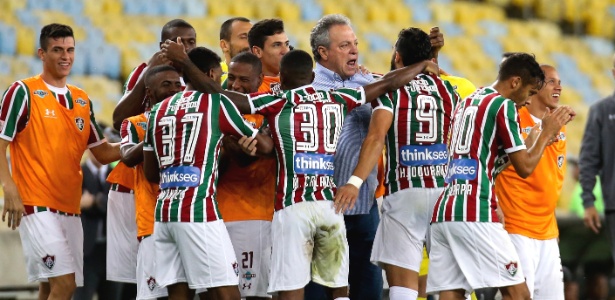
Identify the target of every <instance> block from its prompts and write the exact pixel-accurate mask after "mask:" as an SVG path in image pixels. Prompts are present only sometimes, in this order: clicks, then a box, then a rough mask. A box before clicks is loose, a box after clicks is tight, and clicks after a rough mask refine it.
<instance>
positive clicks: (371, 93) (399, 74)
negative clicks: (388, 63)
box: [363, 60, 439, 102]
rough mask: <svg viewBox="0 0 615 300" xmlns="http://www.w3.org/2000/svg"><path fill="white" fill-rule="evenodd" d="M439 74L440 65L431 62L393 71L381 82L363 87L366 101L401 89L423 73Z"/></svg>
mask: <svg viewBox="0 0 615 300" xmlns="http://www.w3.org/2000/svg"><path fill="white" fill-rule="evenodd" d="M438 72H439V68H438V65H437V64H435V63H434V62H432V61H429V60H425V61H422V62H418V63H415V64H412V65H409V66H406V67H403V68H401V69H397V70H394V71H391V72H389V73H387V74H386V75H384V76H383V77H382V79H380V80H379V81H376V82H374V83H370V84H368V85H366V86H364V87H363V88H364V90H365V99H366V100H367V101H368V102H369V101H372V100H374V99H376V98H377V97H378V96H380V95H382V94H385V93H388V92H392V91H394V90H396V89H399V88H401V87H402V86H404V85H406V84H407V83H408V82H410V81H412V80H413V79H414V77H416V76H417V75H419V74H421V73H433V74H436V75H437V74H438Z"/></svg>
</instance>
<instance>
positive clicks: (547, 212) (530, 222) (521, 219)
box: [495, 65, 566, 299]
mask: <svg viewBox="0 0 615 300" xmlns="http://www.w3.org/2000/svg"><path fill="white" fill-rule="evenodd" d="M541 69H542V71H543V72H544V73H545V84H544V86H543V87H542V88H541V89H540V90H539V91H538V93H537V94H536V95H534V96H532V97H531V101H530V103H529V104H528V105H527V106H525V107H522V108H520V109H519V121H520V122H519V126H520V127H521V132H522V134H523V136H524V137H527V136H528V134H529V133H530V132H531V131H532V128H533V127H535V126H537V125H538V126H540V125H541V123H542V119H543V117H544V116H546V115H547V113H548V112H549V111H550V110H554V109H556V108H557V107H558V106H559V99H560V95H561V92H562V86H561V80H560V79H559V74H558V73H557V70H555V68H554V67H552V66H548V65H542V66H541ZM565 160H566V127H565V126H563V127H562V128H561V129H560V131H559V132H558V133H557V135H556V139H555V141H554V142H553V143H552V144H551V145H549V146H547V147H546V148H545V151H544V153H543V155H542V159H540V162H539V163H538V165H537V166H536V168H535V169H534V172H532V174H531V175H530V176H529V177H527V178H521V177H520V176H519V175H517V173H516V172H515V168H514V167H513V166H510V167H508V168H506V169H504V171H502V173H501V174H500V175H498V177H497V179H496V183H495V191H496V196H497V198H498V206H499V207H501V209H502V212H503V214H504V218H505V220H506V222H504V229H506V231H508V234H509V235H510V240H511V241H512V243H513V244H514V245H515V249H516V250H517V254H518V255H519V259H520V265H521V268H522V269H523V274H524V275H525V282H526V283H527V286H528V289H529V291H530V296H531V297H532V299H564V282H563V280H564V278H563V273H562V263H561V260H560V254H559V247H558V240H557V237H558V234H559V232H558V230H557V220H556V219H555V206H556V205H557V201H558V199H559V195H560V192H561V191H562V184H563V181H564V166H565Z"/></svg>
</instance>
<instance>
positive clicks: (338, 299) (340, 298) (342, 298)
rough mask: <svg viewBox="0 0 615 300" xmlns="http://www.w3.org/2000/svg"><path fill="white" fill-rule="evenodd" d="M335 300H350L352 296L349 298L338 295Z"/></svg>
mask: <svg viewBox="0 0 615 300" xmlns="http://www.w3.org/2000/svg"><path fill="white" fill-rule="evenodd" d="M333 300H350V298H348V297H337V298H335V299H333Z"/></svg>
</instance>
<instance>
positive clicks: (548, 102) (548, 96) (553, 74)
mask: <svg viewBox="0 0 615 300" xmlns="http://www.w3.org/2000/svg"><path fill="white" fill-rule="evenodd" d="M543 71H544V72H545V84H544V85H543V87H542V89H540V91H538V94H536V96H534V97H532V101H538V102H540V103H542V104H544V105H545V106H546V107H548V108H550V109H554V108H556V107H557V106H558V105H559V97H560V94H561V93H562V81H561V80H560V79H559V74H558V73H557V71H556V70H555V69H554V68H550V67H544V68H543Z"/></svg>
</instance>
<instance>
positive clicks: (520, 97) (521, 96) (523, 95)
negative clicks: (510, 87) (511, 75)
mask: <svg viewBox="0 0 615 300" xmlns="http://www.w3.org/2000/svg"><path fill="white" fill-rule="evenodd" d="M538 88H539V86H538V84H536V83H526V84H520V85H519V87H518V88H517V89H516V90H515V91H513V92H512V93H511V95H510V99H512V100H513V101H514V102H515V105H516V106H517V108H521V107H523V106H526V105H527V104H528V102H529V101H530V97H531V96H534V95H536V94H537V93H538Z"/></svg>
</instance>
